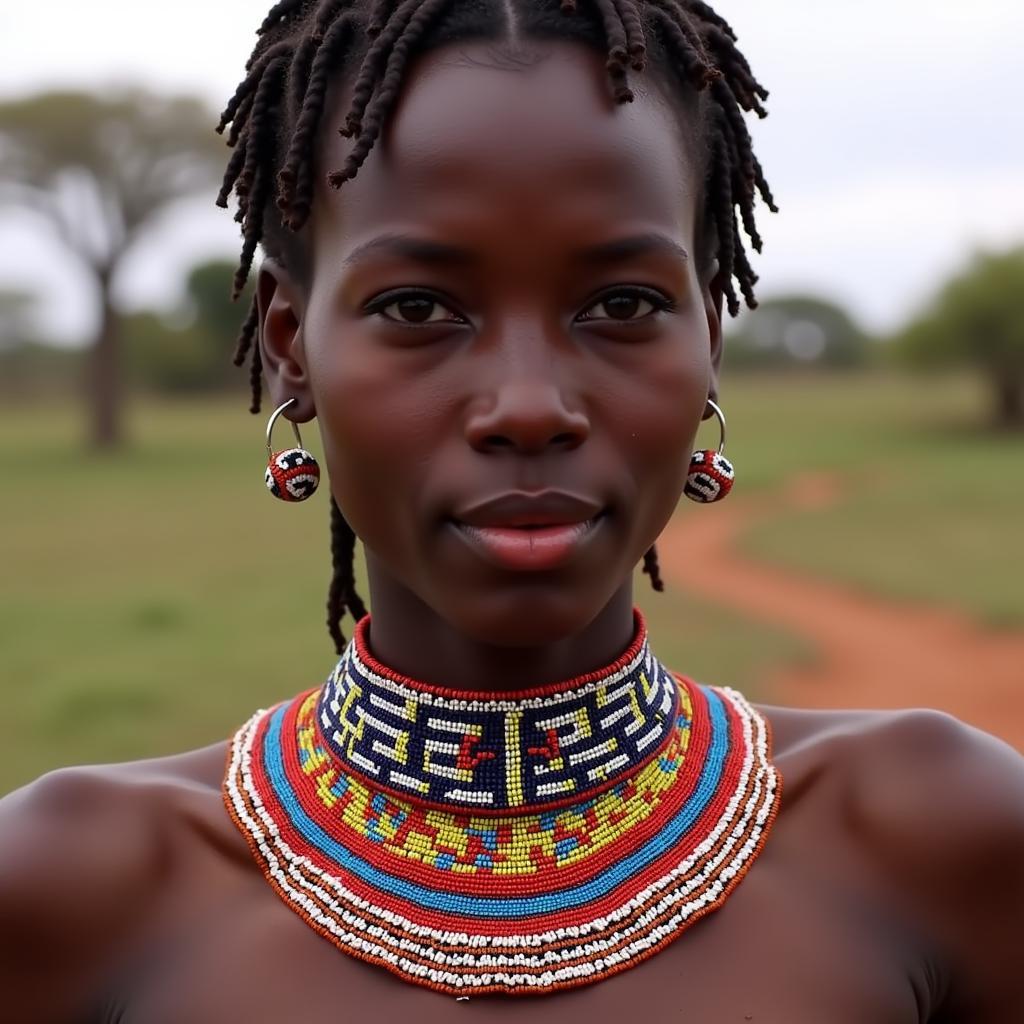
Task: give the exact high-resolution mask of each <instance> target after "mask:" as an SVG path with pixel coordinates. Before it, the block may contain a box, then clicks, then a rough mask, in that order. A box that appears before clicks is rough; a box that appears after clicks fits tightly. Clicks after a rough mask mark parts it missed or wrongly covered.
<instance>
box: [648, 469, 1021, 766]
mask: <svg viewBox="0 0 1024 1024" xmlns="http://www.w3.org/2000/svg"><path fill="white" fill-rule="evenodd" d="M837 493H838V488H837V487H836V485H835V484H834V482H833V481H831V480H830V479H829V478H825V477H821V476H805V477H801V478H798V479H797V480H795V481H794V482H793V483H792V484H791V485H790V487H789V488H788V490H787V499H786V500H787V501H788V502H789V503H790V505H791V507H799V508H808V507H812V508H813V507H822V506H825V505H828V504H830V503H832V502H833V501H834V500H836V498H837ZM782 512H785V508H784V507H780V504H779V501H778V498H777V497H775V498H754V499H751V498H747V499H743V498H738V497H737V496H736V495H732V496H730V498H729V499H728V500H726V501H723V502H722V503H721V504H718V505H714V506H711V507H707V508H695V509H693V510H692V511H689V510H688V514H687V515H685V516H681V517H677V518H676V519H674V520H673V521H672V522H671V523H669V525H668V526H667V527H666V529H665V532H664V533H663V534H662V537H661V539H660V540H659V542H658V553H659V556H660V562H661V567H662V573H663V575H664V577H665V580H666V583H668V584H671V583H673V582H675V583H677V584H678V585H680V586H683V587H685V588H686V589H687V590H689V591H690V592H692V593H696V594H699V595H703V596H705V597H707V598H710V599H712V600H714V601H716V602H718V603H720V604H722V605H725V606H726V607H729V608H733V609H736V610H737V611H739V612H742V613H744V614H746V615H748V616H750V617H751V618H753V619H757V620H760V621H763V622H766V623H770V624H773V625H777V626H781V627H783V628H785V629H786V630H788V631H789V632H791V633H795V634H796V635H797V636H800V637H803V638H805V639H807V640H808V641H810V642H811V644H812V645H813V646H814V647H815V649H816V651H817V654H818V658H817V660H816V664H813V665H810V666H808V667H787V668H783V669H780V670H777V671H773V672H769V673H768V674H767V675H766V677H765V679H764V693H765V694H766V699H768V700H770V701H772V702H773V703H777V704H784V705H791V706H798V707H816V708H853V707H860V708H899V707H935V708H941V709H942V710H944V711H948V712H950V713H951V714H954V715H956V716H957V717H958V718H961V719H963V720H964V721H965V722H969V723H970V724H972V725H975V726H978V727H979V728H981V729H984V730H986V731H987V732H991V733H993V734H995V735H996V736H999V737H1001V738H1002V739H1004V740H1006V741H1007V742H1008V743H1010V744H1012V745H1013V746H1015V747H1016V748H1017V749H1018V750H1020V751H1022V752H1024V634H1022V633H1019V632H1018V633H1009V632H1007V633H999V632H995V631H991V630H986V629H984V628H983V627H981V626H979V625H977V624H975V623H974V622H972V621H971V620H970V619H968V618H967V617H966V616H965V615H962V614H959V613H957V612H956V611H951V610H946V609H941V608H933V607H922V606H915V605H910V604H904V603H899V602H895V601H887V600H886V599H884V598H877V597H868V596H865V595H863V594H861V593H858V592H856V591H854V590H853V589H852V588H848V587H844V586H842V585H841V584H836V583H832V582H828V581H825V580H820V579H813V578H811V577H809V576H803V575H800V574H798V573H797V572H795V571H789V570H786V569H783V568H780V567H777V566H771V565H768V564H764V563H759V562H753V561H750V560H748V559H747V558H745V557H744V556H742V555H740V554H739V553H738V552H737V550H736V543H735V542H736V540H737V538H738V537H739V536H741V535H742V534H743V533H744V532H745V531H746V530H747V529H748V528H749V527H750V526H751V525H752V524H754V523H755V522H758V521H760V520H762V519H764V518H767V517H770V516H776V515H778V514H780V513H782Z"/></svg>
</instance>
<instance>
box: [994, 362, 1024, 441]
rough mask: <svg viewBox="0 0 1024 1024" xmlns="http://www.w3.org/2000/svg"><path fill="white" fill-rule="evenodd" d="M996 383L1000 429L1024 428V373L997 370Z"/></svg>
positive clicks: (997, 413)
mask: <svg viewBox="0 0 1024 1024" xmlns="http://www.w3.org/2000/svg"><path fill="white" fill-rule="evenodd" d="M992 383H993V384H994V385H995V398H996V426H997V427H998V428H999V429H1000V430H1024V374H1022V373H1012V372H1008V371H1006V370H1004V371H1003V372H997V373H996V374H995V375H994V376H993V378H992Z"/></svg>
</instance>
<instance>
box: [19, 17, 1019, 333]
mask: <svg viewBox="0 0 1024 1024" xmlns="http://www.w3.org/2000/svg"><path fill="white" fill-rule="evenodd" d="M269 6H270V0H204V2H199V0H176V2H174V3H151V2H146V0H49V2H47V3H23V2H21V0H0V96H9V95H12V94H23V93H27V92H31V91H34V90H36V89H41V88H46V87H50V86H53V85H58V84H59V85H73V86H84V87H88V88H94V87H97V86H100V85H105V84H113V83H117V82H129V81H131V82H141V83H143V84H146V85H149V86H152V87H159V88H165V89H173V90H179V91H187V92H194V93H199V94H200V95H203V96H205V97H207V98H208V100H209V102H210V103H211V105H212V106H215V107H217V109H218V110H219V109H220V107H221V106H222V105H223V102H224V101H225V100H226V99H227V97H228V96H229V95H230V93H231V91H232V90H233V89H234V86H235V84H236V82H237V81H238V79H239V77H240V73H241V70H242V67H243V65H244V62H245V59H246V57H247V56H248V53H249V50H250V49H251V43H252V38H253V35H252V34H253V32H254V31H255V28H256V26H257V25H258V24H259V22H260V21H261V20H262V18H263V16H264V14H265V13H266V11H267V9H269ZM715 6H716V9H718V10H719V11H720V12H721V13H722V14H723V15H725V16H726V17H727V18H729V19H730V20H731V21H732V23H733V26H734V28H735V29H736V30H737V32H738V34H739V36H740V45H741V48H742V49H743V51H744V52H745V54H746V55H747V57H748V59H749V60H750V63H751V65H752V66H753V69H754V72H755V74H756V75H757V76H758V78H759V79H760V80H761V81H762V82H763V83H764V84H765V85H766V86H767V87H768V88H769V89H770V90H771V93H772V95H771V98H770V99H769V101H768V108H769V111H770V116H769V118H768V119H767V120H766V121H764V122H762V123H758V124H756V125H755V126H754V127H753V132H754V138H755V143H756V147H757V152H758V155H759V157H760V159H761V162H762V164H763V165H764V167H765V171H766V174H767V176H768V180H769V182H770V183H771V185H772V188H773V190H774V192H775V196H776V199H777V200H778V202H779V205H780V206H781V208H782V212H781V213H780V214H779V215H778V216H772V215H771V214H770V213H768V211H767V210H765V211H764V212H763V213H762V214H761V217H760V223H761V228H762V234H763V235H764V239H765V252H764V254H763V255H762V256H761V257H759V258H758V257H756V254H755V267H756V268H757V270H758V272H759V273H760V274H761V283H760V285H759V294H760V295H762V296H765V295H769V294H771V293H773V292H779V291H782V290H785V289H789V288H812V289H816V290H820V291H822V292H824V293H825V294H827V295H831V296H833V297H835V298H838V299H840V300H842V301H844V302H846V303H848V304H849V305H850V306H851V308H852V310H853V311H854V312H855V313H856V314H857V315H859V316H860V317H861V318H862V320H863V321H864V322H865V323H866V324H867V325H868V326H871V327H876V328H881V329H884V328H887V327H891V326H895V325H896V324H898V323H899V321H900V320H901V318H902V317H904V316H906V315H907V314H908V313H909V312H910V311H911V310H912V309H913V308H914V307H915V306H916V305H917V304H919V303H920V302H922V301H923V300H924V299H925V298H926V297H927V296H928V294H930V292H931V291H932V290H933V289H934V288H935V286H936V285H937V283H938V282H939V280H940V278H941V275H943V274H945V273H948V272H950V271H951V270H953V269H954V268H956V267H957V266H958V265H959V264H960V263H961V262H962V261H963V260H964V259H965V258H966V256H967V255H968V254H969V253H970V251H971V250H972V249H973V248H974V247H977V246H983V245H1006V244H1010V243H1013V242H1018V241H1024V115H1022V110H1024V74H1022V73H1021V70H1020V69H1021V62H1022V40H1024V4H1022V3H1020V0H973V2H972V3H968V4H960V3H952V2H944V0H888V2H882V0H863V2H861V3H858V4H852V3H849V2H848V0H846V2H839V0H818V2H813V0H773V2H770V3H766V2H765V0H718V2H717V3H716V5H715ZM238 26H241V28H239V27H238ZM167 221H168V223H167V224H166V226H165V227H164V228H163V229H162V230H160V231H159V232H158V233H154V235H153V237H151V238H150V239H149V240H147V241H145V242H143V243H142V244H140V246H139V249H138V250H137V254H136V258H135V259H134V260H133V261H132V265H131V266H130V267H129V268H127V271H126V273H125V274H124V275H123V277H122V279H121V281H120V290H121V294H122V296H123V299H124V300H125V302H126V303H127V304H129V305H142V304H158V305H159V304H167V303H169V302H170V301H172V300H173V298H174V296H175V286H176V283H177V279H178V277H179V273H180V270H181V269H182V268H184V267H186V266H188V265H189V264H190V263H191V262H192V261H193V260H194V259H196V258H201V257H205V256H208V255H225V256H229V257H233V256H234V255H235V254H236V252H237V248H238V236H237V227H236V226H235V225H234V223H233V222H232V220H231V218H230V216H229V215H228V214H226V213H223V212H222V211H218V210H216V209H215V208H214V207H213V205H212V196H211V197H210V198H209V199H208V200H204V201H203V202H197V203H196V204H192V205H191V206H189V207H188V208H187V209H185V210H177V211H175V212H174V214H173V216H171V217H169V218H167ZM5 285H6V286H10V285H18V286H22V287H28V288H30V289H32V290H34V291H38V292H39V293H41V294H42V295H44V296H45V298H46V306H45V310H46V323H47V324H48V325H49V327H50V328H51V329H52V330H54V331H57V332H58V333H59V334H61V335H62V336H64V337H65V338H67V339H68V340H71V339H74V338H78V337H82V336H83V335H84V334H85V333H86V332H87V330H88V327H89V324H90V319H91V316H92V305H91V298H90V293H89V291H88V289H87V287H86V286H85V282H84V281H83V279H82V278H81V276H80V274H79V273H78V272H77V271H76V268H75V266H74V265H73V264H72V263H69V262H68V260H66V259H65V258H64V257H63V256H62V254H61V251H60V249H59V247H58V246H57V245H56V244H55V243H54V242H53V241H52V240H51V239H50V238H49V237H48V236H47V234H46V232H45V231H43V230H41V229H39V228H38V227H37V226H36V224H35V222H34V221H32V220H30V219H29V218H28V216H27V215H24V216H13V217H12V216H5V217H0V288H2V287H4V286H5Z"/></svg>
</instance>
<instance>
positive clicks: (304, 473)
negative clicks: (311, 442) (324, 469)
mask: <svg viewBox="0 0 1024 1024" xmlns="http://www.w3.org/2000/svg"><path fill="white" fill-rule="evenodd" d="M266 483H267V490H268V491H270V493H271V494H272V495H273V496H274V497H275V498H280V499H281V500H282V501H305V500H306V499H307V498H311V497H312V496H313V494H314V493H315V492H316V489H317V487H319V486H320V465H319V463H318V462H317V461H316V459H314V458H313V456H312V455H311V454H310V453H309V452H307V451H306V449H305V448H287V449H285V450H284V451H281V452H275V453H274V454H273V455H272V456H271V457H270V461H269V462H268V464H267V473H266Z"/></svg>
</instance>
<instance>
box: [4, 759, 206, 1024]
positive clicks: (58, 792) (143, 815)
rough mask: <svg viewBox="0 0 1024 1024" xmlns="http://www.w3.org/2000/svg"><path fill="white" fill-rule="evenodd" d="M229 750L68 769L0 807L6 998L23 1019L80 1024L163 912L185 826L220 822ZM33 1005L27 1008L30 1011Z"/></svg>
mask: <svg viewBox="0 0 1024 1024" xmlns="http://www.w3.org/2000/svg"><path fill="white" fill-rule="evenodd" d="M223 757H224V746H223V744H221V745H219V746H217V747H211V748H206V749H205V750H202V751H193V752H190V753H188V754H182V755H177V756H175V757H168V758H161V759H156V760H151V761H139V762H133V763H125V764H118V765H103V766H93V767H81V768H66V769H60V770H58V771H54V772H51V773H49V774H47V775H44V776H42V777H41V778H39V779H37V780H36V781H35V782H33V783H31V784H29V785H27V786H25V787H24V788H22V789H20V790H17V791H15V792H14V793H11V794H10V795H8V796H6V797H4V798H3V799H2V800H0V991H3V992H4V994H5V1005H6V1009H11V1008H12V1006H13V1007H14V1008H17V1009H18V1010H19V1011H20V1012H14V1011H13V1010H12V1012H14V1016H13V1017H12V1019H17V1020H25V1021H30V1020H32V1021H34V1020H40V1021H43V1020H54V1021H59V1020H63V1019H70V1018H71V1017H72V1016H73V1015H74V1011H75V1009H76V1007H78V1006H81V1005H82V1000H84V999H87V998H88V995H89V991H90V988H91V987H92V986H93V985H95V984H96V983H97V982H98V980H99V977H100V975H101V974H102V972H103V969H104V965H105V964H106V963H107V962H108V961H109V959H110V957H111V955H112V952H113V951H114V950H115V949H116V948H117V947H118V945H119V944H120V943H123V942H124V941H126V940H129V937H130V935H131V932H132V929H133V928H134V927H135V926H136V925H137V923H138V921H139V920H140V919H142V918H144V917H145V916H146V915H147V913H149V912H150V911H151V908H152V906H153V903H154V901H155V900H157V899H158V898H159V896H160V894H161V891H162V885H161V880H162V878H163V876H164V875H165V873H166V872H167V871H168V868H169V866H170V865H171V864H172V863H173V858H174V846H175V843H176V841H177V836H176V829H177V828H178V827H179V826H180V824H181V822H182V821H183V820H184V816H188V815H193V816H194V815H199V816H202V815H204V814H206V815H210V817H211V820H215V816H216V809H217V803H218V793H217V787H218V783H219V772H220V769H219V768H217V769H216V771H215V770H214V766H215V764H216V763H217V762H218V760H219V762H220V764H223ZM22 1007H23V1008H22Z"/></svg>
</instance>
